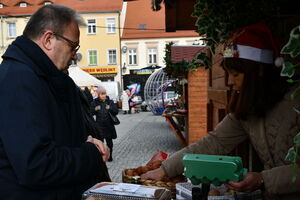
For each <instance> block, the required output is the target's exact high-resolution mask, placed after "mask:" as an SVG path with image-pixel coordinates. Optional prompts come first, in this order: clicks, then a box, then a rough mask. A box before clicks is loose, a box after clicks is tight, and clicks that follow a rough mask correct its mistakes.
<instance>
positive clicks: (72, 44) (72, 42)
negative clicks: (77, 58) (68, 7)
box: [53, 32, 80, 53]
mask: <svg viewBox="0 0 300 200" xmlns="http://www.w3.org/2000/svg"><path fill="white" fill-rule="evenodd" d="M53 35H55V36H56V37H58V38H61V39H63V40H65V41H66V42H68V43H69V45H70V46H71V48H72V51H73V52H75V53H76V52H77V51H78V50H79V48H80V45H79V44H78V43H77V42H74V41H72V40H70V39H68V38H66V37H64V36H62V35H60V34H57V33H55V32H54V33H53Z"/></svg>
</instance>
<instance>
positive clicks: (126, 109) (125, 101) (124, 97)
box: [121, 90, 129, 114]
mask: <svg viewBox="0 0 300 200" xmlns="http://www.w3.org/2000/svg"><path fill="white" fill-rule="evenodd" d="M121 100H122V111H123V114H127V113H128V112H129V98H128V94H127V92H126V91H125V90H124V91H123V93H122V96H121Z"/></svg>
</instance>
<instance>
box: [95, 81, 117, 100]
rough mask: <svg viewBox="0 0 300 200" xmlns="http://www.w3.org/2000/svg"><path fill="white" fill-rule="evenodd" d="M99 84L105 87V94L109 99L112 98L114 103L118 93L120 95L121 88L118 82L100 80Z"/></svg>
mask: <svg viewBox="0 0 300 200" xmlns="http://www.w3.org/2000/svg"><path fill="white" fill-rule="evenodd" d="M100 85H101V86H103V87H104V88H105V89H106V93H107V96H109V98H110V99H111V100H113V101H114V102H115V103H117V101H119V99H120V95H121V90H120V84H119V82H116V81H106V82H104V81H102V82H101V83H100Z"/></svg>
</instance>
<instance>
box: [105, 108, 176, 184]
mask: <svg viewBox="0 0 300 200" xmlns="http://www.w3.org/2000/svg"><path fill="white" fill-rule="evenodd" d="M118 118H119V119H120V122H121V124H120V125H117V126H116V129H117V135H118V138H117V139H116V140H114V141H113V142H114V148H113V161H112V162H107V167H108V171H109V174H110V177H111V179H112V181H113V182H122V170H123V169H128V168H135V167H138V166H141V165H145V164H146V163H147V162H148V161H149V160H150V159H151V157H152V156H153V155H154V154H155V153H156V152H157V151H158V150H161V151H164V152H166V153H173V152H176V151H178V150H179V149H181V146H180V143H179V141H178V140H177V139H176V137H175V135H174V134H173V133H172V131H171V128H170V127H169V126H168V124H167V123H166V121H165V118H164V117H161V116H156V115H153V113H152V112H140V113H136V114H126V115H124V114H122V112H120V114H119V115H118Z"/></svg>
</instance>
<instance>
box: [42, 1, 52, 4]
mask: <svg viewBox="0 0 300 200" xmlns="http://www.w3.org/2000/svg"><path fill="white" fill-rule="evenodd" d="M50 4H52V2H51V1H45V2H44V5H50Z"/></svg>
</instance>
